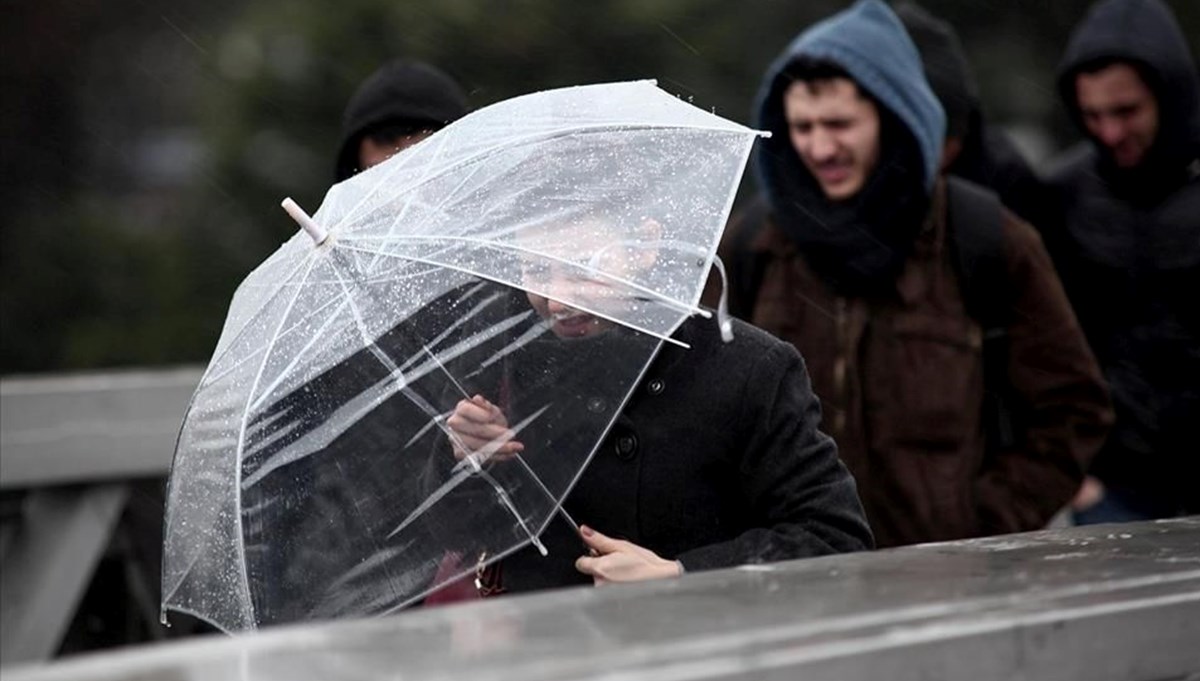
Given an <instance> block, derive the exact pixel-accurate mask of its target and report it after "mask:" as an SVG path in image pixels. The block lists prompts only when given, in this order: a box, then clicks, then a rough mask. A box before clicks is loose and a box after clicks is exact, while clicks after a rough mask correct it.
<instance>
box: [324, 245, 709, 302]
mask: <svg viewBox="0 0 1200 681" xmlns="http://www.w3.org/2000/svg"><path fill="white" fill-rule="evenodd" d="M379 239H394V240H404V241H435V242H436V241H454V242H462V243H468V244H472V245H477V246H482V247H484V248H492V249H496V250H501V251H514V252H516V253H522V254H525V255H532V256H537V257H539V258H542V259H545V260H549V261H552V262H556V263H559V264H562V265H568V266H570V267H576V268H579V269H580V270H583V271H584V272H588V273H590V274H594V275H597V277H603V278H605V279H608V280H610V281H612V282H615V283H618V284H621V285H623V286H627V287H629V288H631V289H633V290H635V291H638V292H639V293H643V294H645V295H648V296H650V297H652V298H655V299H657V300H659V301H661V302H662V303H663V304H664V305H666V306H667V307H673V308H675V309H677V310H679V311H680V312H687V313H688V314H692V315H696V314H703V313H704V312H705V311H704V310H702V309H701V308H699V307H698V306H695V305H687V304H686V303H681V302H679V301H678V300H675V299H674V298H671V297H670V296H667V295H663V294H662V293H659V292H658V291H655V290H654V289H652V288H648V287H646V286H642V285H641V284H638V283H637V282H635V281H631V280H629V279H625V278H623V277H618V276H616V275H613V274H609V273H607V272H605V271H603V270H600V269H597V268H594V267H588V266H585V265H580V264H579V263H577V262H573V261H571V260H568V259H566V258H563V257H559V256H555V255H552V254H550V253H546V252H543V251H538V250H534V249H532V248H524V247H522V246H517V245H516V244H502V243H497V242H495V241H488V240H487V239H481V238H478V237H466V236H445V235H439V236H433V235H430V236H421V235H415V234H414V235H410V234H406V235H401V236H391V235H388V236H379V237H355V236H348V237H345V238H344V239H343V240H342V243H343V244H344V243H345V242H347V241H348V242H350V243H356V242H357V243H362V242H369V241H375V240H379ZM342 247H343V248H347V247H346V246H342ZM361 250H365V251H367V252H369V253H375V254H376V255H393V256H396V257H401V258H403V257H406V256H403V255H400V254H398V253H388V252H386V251H372V250H370V249H365V248H364V249H361ZM697 252H699V251H698V249H697ZM422 262H430V261H426V260H422ZM432 262H435V263H436V262H437V261H436V260H435V261H432ZM470 273H471V274H475V275H476V276H482V275H480V274H478V273H476V272H470Z"/></svg>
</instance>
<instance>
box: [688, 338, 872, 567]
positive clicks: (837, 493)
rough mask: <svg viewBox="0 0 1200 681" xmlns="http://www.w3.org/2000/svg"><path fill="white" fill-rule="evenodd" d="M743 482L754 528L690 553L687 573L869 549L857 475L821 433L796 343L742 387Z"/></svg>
mask: <svg viewBox="0 0 1200 681" xmlns="http://www.w3.org/2000/svg"><path fill="white" fill-rule="evenodd" d="M742 394H743V396H744V397H745V401H744V402H743V408H742V416H741V419H740V425H741V432H743V433H745V434H746V437H745V438H744V439H743V440H742V441H743V442H745V443H746V447H745V450H744V452H743V453H742V455H741V456H740V460H741V466H740V471H739V476H740V480H739V487H740V489H741V492H742V494H743V496H744V498H745V500H746V503H747V504H748V505H749V507H750V514H749V516H750V518H751V524H752V525H754V526H753V527H752V529H749V530H747V531H745V532H743V533H742V534H740V535H739V536H737V537H735V538H733V539H732V540H729V541H726V542H721V543H717V544H710V545H708V546H703V547H700V548H697V549H693V550H690V551H686V552H684V553H682V554H681V555H679V556H676V558H677V559H678V560H679V561H680V562H681V563H682V564H683V566H684V569H685V570H689V571H692V570H704V569H713V568H721V567H730V566H734V565H741V564H745V563H763V562H769V561H779V560H789V559H793V558H804V557H809V556H818V555H825V554H831V553H842V552H850V551H860V550H865V549H870V548H872V546H873V543H874V542H873V539H872V537H871V531H870V529H869V527H868V525H867V521H866V517H865V515H864V513H863V509H862V504H861V502H860V501H859V499H858V492H857V490H856V487H855V483H854V478H853V477H852V476H851V475H850V472H849V471H848V470H847V469H846V467H845V465H843V464H842V462H841V460H840V459H839V458H838V454H837V446H836V445H835V444H834V442H833V440H832V439H831V438H830V437H829V436H827V435H825V434H824V433H822V432H821V431H820V430H819V426H820V421H821V408H820V404H819V403H818V401H817V399H816V396H815V395H814V394H813V392H812V387H811V384H810V383H809V378H808V373H807V372H806V371H805V368H804V361H803V360H802V359H801V358H800V355H799V353H797V352H796V350H795V348H793V347H792V346H791V345H788V344H785V343H781V342H780V343H776V344H774V345H772V346H771V349H770V350H769V351H768V352H766V353H763V354H761V355H760V357H759V359H758V361H756V362H755V365H754V367H753V369H752V370H751V372H750V373H749V376H748V377H747V382H746V386H745V388H744V389H743V391H742Z"/></svg>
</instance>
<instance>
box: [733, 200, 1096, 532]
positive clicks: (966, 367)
mask: <svg viewBox="0 0 1200 681" xmlns="http://www.w3.org/2000/svg"><path fill="white" fill-rule="evenodd" d="M759 214H760V215H761V214H762V213H761V212H759ZM930 215H931V216H932V217H931V218H930V219H928V220H927V221H926V223H925V226H924V227H923V229H922V231H921V233H920V234H919V236H918V238H917V242H916V245H915V248H914V252H913V254H912V255H911V256H910V257H909V259H908V261H907V263H906V264H905V266H904V269H903V271H902V272H901V274H900V276H899V277H898V278H897V281H896V284H895V290H894V292H889V295H888V296H886V297H885V298H880V299H872V300H867V299H862V298H850V299H848V298H843V297H838V296H836V295H834V294H833V293H832V292H831V291H830V289H829V288H828V287H827V286H826V285H825V284H824V283H823V282H822V281H820V280H819V279H818V278H817V277H816V275H815V274H814V273H813V271H812V269H811V268H810V267H809V266H808V265H807V264H806V263H805V261H804V259H803V258H802V257H800V255H799V254H798V253H797V252H796V247H795V245H794V244H793V243H792V242H791V241H790V240H789V239H788V237H787V236H786V235H785V234H784V233H783V231H782V230H781V229H780V228H779V227H778V226H777V225H776V224H774V223H773V221H772V218H771V217H770V216H767V217H766V219H765V224H760V225H749V224H741V225H738V224H735V226H734V227H733V229H732V230H731V237H732V238H730V239H727V240H726V243H727V244H728V243H732V242H733V241H736V237H737V235H738V234H739V233H743V234H744V233H747V232H744V230H748V229H749V230H755V231H756V232H757V233H756V235H755V236H754V237H753V238H751V239H750V241H749V242H748V245H747V247H748V248H749V249H750V250H751V251H752V252H753V253H754V254H755V256H756V257H761V258H762V259H763V262H764V268H763V269H762V270H761V271H762V278H761V286H759V288H758V291H757V296H754V297H752V298H751V299H748V300H744V301H742V309H743V312H742V313H743V314H744V315H745V316H747V317H749V319H750V320H751V321H752V322H753V323H754V324H756V325H757V326H760V327H762V328H763V329H766V330H767V331H769V332H771V333H773V334H775V335H777V336H779V337H780V338H783V339H784V340H787V341H790V342H792V343H793V344H795V346H796V347H797V348H798V349H799V350H800V353H801V354H802V355H803V356H804V358H805V360H806V362H807V363H808V367H809V372H810V373H811V376H812V382H813V386H814V388H815V391H816V393H817V395H818V396H819V397H820V398H821V404H822V407H823V409H824V414H825V421H824V429H825V430H826V431H827V432H828V433H830V434H831V435H832V436H833V437H834V439H835V440H836V441H837V444H838V448H839V451H840V454H841V456H842V459H843V460H844V461H845V462H846V464H847V465H848V466H849V468H850V470H851V472H852V473H853V474H854V476H855V477H856V478H857V480H858V485H859V493H860V495H861V496H862V500H863V504H864V506H865V508H866V511H867V517H868V519H869V520H870V522H871V526H872V529H873V530H874V531H875V536H876V540H877V543H878V544H879V545H880V546H895V545H902V544H911V543H917V542H927V541H939V540H947V539H957V538H963V537H973V536H981V535H987V534H998V533H1005V532H1019V531H1025V530H1033V529H1038V528H1041V527H1043V526H1044V525H1045V524H1046V522H1047V521H1048V520H1049V519H1050V518H1051V517H1052V516H1053V515H1054V514H1055V513H1056V512H1057V511H1058V510H1059V509H1060V508H1062V507H1063V506H1064V505H1065V504H1066V503H1067V502H1068V501H1069V500H1070V499H1071V497H1072V495H1073V494H1074V492H1075V490H1076V489H1077V488H1078V487H1079V484H1080V482H1081V481H1082V479H1083V473H1084V470H1085V468H1086V465H1087V463H1088V461H1089V460H1090V459H1091V457H1092V455H1093V454H1094V453H1095V452H1096V450H1097V449H1098V448H1099V446H1100V444H1101V443H1102V441H1103V438H1104V435H1105V433H1106V431H1107V428H1108V425H1109V424H1110V422H1111V420H1112V414H1111V408H1110V404H1109V400H1108V393H1107V390H1106V388H1105V385H1104V383H1103V381H1102V379H1101V377H1100V372H1099V370H1098V368H1097V366H1096V362H1095V359H1094V358H1093V356H1092V353H1091V351H1090V350H1089V349H1088V346H1087V343H1086V341H1085V340H1084V337H1083V334H1082V333H1081V331H1080V328H1079V325H1078V324H1077V322H1076V320H1075V315H1074V313H1073V312H1072V310H1071V308H1070V306H1069V304H1068V302H1067V299H1066V297H1065V295H1064V293H1063V290H1062V286H1061V284H1060V283H1059V280H1058V277H1057V275H1056V274H1055V272H1054V268H1053V266H1052V264H1051V262H1050V259H1049V257H1048V256H1047V254H1046V251H1045V248H1044V247H1043V246H1042V243H1041V239H1040V238H1039V237H1038V235H1037V233H1036V232H1035V231H1034V230H1033V229H1032V228H1031V227H1030V226H1029V225H1028V224H1026V223H1024V222H1021V221H1019V220H1018V219H1017V218H1015V217H1013V216H1012V215H1011V214H1008V213H1006V214H1005V215H1004V224H1003V236H1004V241H1005V249H1006V255H1007V261H1008V268H1007V275H1008V278H1009V280H1010V281H1011V284H1012V295H1011V297H1010V301H1011V303H1010V304H1011V306H1012V312H1013V313H1014V314H1013V315H1012V319H1014V320H1015V321H1013V322H1012V323H1011V325H1010V326H1009V328H1008V329H1007V331H1008V335H1009V341H1008V355H1009V361H1008V371H1007V374H1008V379H1009V381H1010V383H1011V387H1012V389H1013V390H1012V392H1013V393H1015V394H1016V395H1017V396H1018V398H1019V399H1021V400H1022V401H1023V402H1024V403H1025V407H1026V408H1027V409H1028V410H1029V411H1028V413H1029V414H1030V416H1029V418H1028V419H1026V420H1025V421H1024V423H1025V429H1024V433H1022V434H1019V435H1018V437H1017V442H1018V443H1019V444H1018V446H1015V447H1012V448H1009V449H1006V450H1005V451H1001V452H990V453H988V455H986V456H985V447H984V435H983V427H982V417H981V414H982V402H983V396H984V390H985V385H984V372H983V360H982V352H981V348H982V332H981V330H980V326H979V324H978V323H977V322H976V321H975V320H974V319H972V318H971V317H970V316H968V315H967V313H966V311H965V309H964V303H963V296H962V293H961V290H960V285H959V280H958V276H957V274H956V272H955V269H954V266H953V258H954V253H953V252H952V245H951V244H950V243H949V242H948V241H947V239H946V225H945V220H944V217H945V215H946V201H945V184H944V182H941V181H939V183H938V185H937V187H936V189H935V192H934V196H933V201H932V208H931V210H930ZM726 255H729V254H726ZM725 260H726V262H727V263H730V262H736V261H739V259H738V258H729V257H727V258H725ZM741 261H743V262H744V260H741ZM731 276H732V277H733V278H735V279H736V278H737V276H738V273H736V272H734V273H731ZM738 307H739V306H738V305H736V304H735V306H734V310H735V312H737V308H738Z"/></svg>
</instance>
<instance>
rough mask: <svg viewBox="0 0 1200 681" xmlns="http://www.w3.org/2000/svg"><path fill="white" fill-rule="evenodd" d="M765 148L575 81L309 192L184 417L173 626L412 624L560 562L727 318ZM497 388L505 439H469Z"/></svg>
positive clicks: (172, 533) (239, 295) (659, 98)
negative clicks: (654, 381) (599, 481)
mask: <svg viewBox="0 0 1200 681" xmlns="http://www.w3.org/2000/svg"><path fill="white" fill-rule="evenodd" d="M757 134H758V133H756V132H754V131H752V130H749V129H747V128H745V127H743V126H741V125H738V124H736V123H733V122H730V121H727V120H725V119H722V118H720V117H718V116H715V115H713V114H710V113H707V112H705V111H702V110H700V109H698V108H696V107H694V106H692V105H690V104H687V103H685V102H683V101H680V100H679V99H678V98H676V97H674V96H671V95H669V94H667V93H665V92H663V91H662V90H660V89H658V88H657V87H656V86H655V85H654V83H653V82H650V81H643V82H631V83H615V84H607V85H592V86H583V87H576V88H566V89H561V90H552V91H546V92H540V93H535V94H532V95H526V96H523V97H518V98H515V99H511V100H507V101H504V102H500V103H498V104H495V105H493V106H490V107H487V108H484V109H481V110H479V111H477V112H475V113H473V114H471V115H469V116H467V117H465V118H463V119H461V120H460V121H458V122H456V123H454V124H452V125H450V126H448V127H447V128H445V129H443V130H441V131H440V132H438V133H436V134H435V135H433V136H432V137H430V138H429V139H427V140H425V141H424V142H422V143H420V144H418V145H416V146H414V147H412V148H410V149H408V150H406V151H404V152H402V153H400V154H398V155H397V156H395V157H393V158H392V159H390V160H389V161H387V162H385V163H383V164H381V165H379V166H376V167H374V168H372V169H370V170H368V171H366V172H364V173H361V174H359V175H357V176H355V177H354V178H351V179H350V180H347V181H345V182H342V183H340V184H337V185H335V186H334V187H332V188H331V189H330V190H329V192H328V194H327V196H326V198H325V201H324V202H323V203H322V205H321V207H320V209H319V210H318V211H317V212H316V214H315V215H314V216H313V217H312V218H309V217H308V216H307V215H305V214H304V213H303V212H302V211H301V210H300V209H299V208H298V207H296V206H295V204H293V203H291V202H290V201H285V207H287V208H288V210H289V212H290V213H292V214H293V216H294V217H296V219H297V220H298V221H300V222H301V224H302V226H304V228H305V229H304V230H303V231H301V232H298V233H297V234H296V235H295V236H294V237H293V238H292V239H290V240H289V241H288V242H286V243H285V244H284V245H283V246H281V247H280V248H279V250H278V251H276V252H275V253H274V254H273V255H271V256H270V257H269V258H268V259H267V260H266V261H265V262H264V263H262V264H261V265H260V266H259V267H258V268H257V269H255V270H254V272H252V273H251V274H250V275H249V277H247V279H246V280H245V281H244V282H243V283H242V285H241V286H240V287H239V288H238V290H237V292H236V293H235V295H234V298H233V301H232V304H231V306H230V311H229V315H228V318H227V320H226V323H225V327H224V329H223V331H222V334H221V338H220V340H219V341H218V343H217V348H216V350H215V352H214V354H213V357H212V360H211V361H210V363H209V366H208V368H207V371H206V372H205V374H204V377H203V379H202V380H201V382H200V385H199V387H198V388H197V390H196V393H195V395H194V396H193V398H192V402H191V404H190V406H189V408H188V411H187V413H186V415H185V417H184V422H183V427H182V430H181V432H180V436H179V441H178V445H177V449H176V452H175V460H174V464H173V467H172V471H171V480H170V489H169V493H168V501H167V516H166V530H165V538H164V544H165V546H164V549H165V551H164V561H163V600H162V602H163V608H164V617H165V614H166V610H167V609H175V610H179V611H182V612H188V613H191V614H194V615H196V616H199V617H202V618H204V619H206V620H208V621H210V622H212V623H213V624H215V625H216V626H218V627H220V628H221V629H223V630H226V631H236V630H243V629H249V628H253V627H257V626H262V625H267V624H273V623H279V622H288V621H296V620H307V619H319V618H335V617H347V616H361V615H368V614H382V613H388V612H392V611H395V610H398V609H400V608H403V607H405V606H406V605H409V604H411V603H413V602H415V601H417V600H419V599H421V598H422V597H424V596H425V595H427V594H429V593H430V592H432V591H434V590H435V589H437V588H438V587H439V586H442V585H443V584H444V583H446V582H447V581H450V580H452V579H454V578H457V577H460V576H463V575H465V574H469V573H471V572H474V571H475V570H476V569H477V568H478V567H480V566H483V565H486V564H489V563H490V562H492V561H494V560H498V559H500V558H502V557H503V556H505V555H507V554H509V553H511V552H513V551H515V550H517V549H519V548H522V547H524V546H526V545H528V544H530V543H533V544H535V545H537V546H539V548H540V542H539V541H538V536H539V534H540V533H541V532H542V530H543V529H544V528H545V527H546V525H547V524H548V523H549V522H551V520H552V519H553V518H554V517H555V516H556V514H559V513H561V503H562V500H563V498H564V497H565V496H566V494H567V493H568V492H569V490H570V488H571V486H572V484H573V483H574V481H575V480H576V478H577V477H578V476H579V474H580V473H581V472H582V470H583V468H584V467H585V466H586V464H587V461H588V459H589V457H590V456H591V454H592V452H593V451H594V450H595V449H596V447H597V446H598V444H599V443H600V442H601V440H602V439H603V437H604V435H605V433H606V432H607V430H608V428H609V427H610V425H611V424H612V422H613V420H614V419H615V418H616V416H617V414H618V413H619V411H620V409H621V407H622V405H623V404H624V403H625V401H626V400H627V399H628V397H629V394H630V392H631V391H632V390H633V388H634V387H635V385H636V384H637V381H638V380H639V378H640V377H641V375H642V374H643V372H644V371H645V370H646V367H647V366H648V364H649V363H650V361H651V360H652V359H653V357H654V355H655V353H656V352H657V350H658V348H659V346H660V344H661V343H662V342H676V341H674V340H672V339H671V338H670V336H671V334H672V333H673V331H674V330H675V329H676V328H677V327H678V326H679V324H680V323H681V322H682V321H683V320H684V319H685V318H686V317H687V316H689V315H692V314H697V313H703V311H702V310H700V309H699V308H698V307H697V305H698V301H699V298H700V294H701V289H702V287H703V285H704V281H705V278H706V276H707V274H708V271H709V267H710V266H711V265H712V262H713V257H714V252H715V249H716V246H717V243H718V241H719V239H720V235H721V231H722V229H723V226H724V224H725V221H726V219H727V217H728V213H729V209H730V206H731V204H732V201H733V197H734V194H735V191H736V188H737V185H738V183H739V181H740V178H741V174H742V172H743V169H744V165H745V162H746V158H747V156H748V154H749V151H750V148H751V145H752V143H753V140H754V138H755V136H756V135H757ZM472 398H473V399H475V400H480V401H481V402H480V403H486V404H488V405H489V408H492V409H495V410H497V411H498V412H500V413H502V414H503V415H504V417H505V419H506V422H505V426H506V427H505V429H504V432H503V434H500V435H496V436H495V437H493V438H491V439H489V440H488V441H487V442H483V443H480V442H477V441H466V440H464V439H463V437H462V436H461V435H460V434H459V433H457V432H456V431H455V430H454V429H453V428H451V427H449V426H448V425H447V422H448V416H449V415H450V414H451V413H452V412H453V410H454V409H455V406H456V405H457V404H459V403H460V402H461V401H463V400H469V399H472ZM482 400H486V402H482ZM518 441H519V442H520V443H521V445H522V446H523V448H522V449H521V450H520V451H518V452H514V451H512V447H511V444H512V443H514V442H518ZM448 557H450V558H456V559H458V562H457V563H456V562H453V561H451V562H450V563H449V564H452V565H459V566H460V567H459V568H458V571H457V572H454V571H450V572H449V573H447V571H446V570H445V569H444V567H445V565H447V564H448V563H447V558H448ZM439 567H441V568H443V569H439Z"/></svg>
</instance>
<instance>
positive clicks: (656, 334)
mask: <svg viewBox="0 0 1200 681" xmlns="http://www.w3.org/2000/svg"><path fill="white" fill-rule="evenodd" d="M338 248H340V249H343V250H348V251H366V252H368V253H371V252H373V251H369V250H367V249H363V248H356V247H354V246H346V245H343V244H339V245H338ZM387 255H388V256H389V257H393V258H403V259H405V260H411V261H413V262H421V263H425V264H426V265H435V266H438V267H444V268H445V269H448V270H455V271H458V272H462V273H463V274H469V275H471V276H472V277H478V278H479V279H486V280H488V281H492V282H495V283H497V284H500V285H502V286H508V287H510V288H520V287H517V286H514V285H513V284H511V283H509V282H507V281H503V280H501V279H498V278H496V277H493V276H489V275H486V274H483V273H481V272H475V271H473V270H470V269H467V268H465V267H461V266H458V265H451V264H449V263H443V262H437V261H435V260H426V259H424V258H419V257H417V256H414V255H401V254H399V253H389V254H387ZM572 307H576V308H577V309H579V310H581V311H583V312H587V313H588V314H591V315H593V316H595V317H599V318H600V319H605V320H608V321H610V322H612V323H614V324H619V325H620V326H624V327H626V328H629V329H633V330H634V331H639V332H641V333H644V334H646V335H649V336H653V337H655V338H657V339H659V340H662V341H666V342H668V343H671V344H672V345H678V346H679V347H681V348H684V349H685V350H690V349H691V347H692V346H690V345H688V344H687V343H684V342H683V341H681V340H677V339H675V338H673V337H672V336H671V335H670V334H662V333H659V332H657V331H653V330H651V329H647V328H645V327H644V326H641V325H639V324H633V323H631V322H629V321H627V320H623V319H617V318H615V317H613V316H612V315H608V314H605V313H603V312H600V311H598V310H592V309H590V308H588V307H585V306H579V305H574V304H572ZM701 313H704V311H703V310H697V311H696V312H695V313H694V314H701ZM671 333H674V329H672V331H671Z"/></svg>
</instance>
